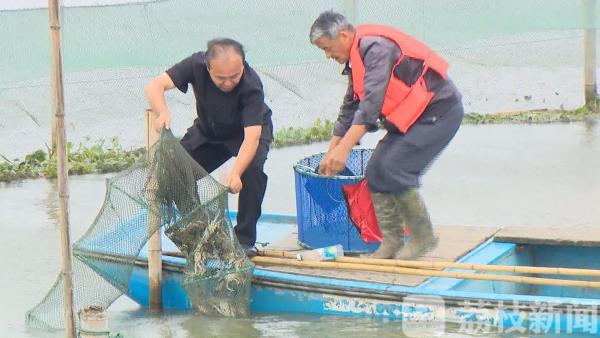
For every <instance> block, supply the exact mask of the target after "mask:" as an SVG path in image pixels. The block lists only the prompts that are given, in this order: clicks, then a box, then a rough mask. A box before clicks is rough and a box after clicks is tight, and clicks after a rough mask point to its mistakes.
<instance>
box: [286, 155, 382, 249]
mask: <svg viewBox="0 0 600 338" xmlns="http://www.w3.org/2000/svg"><path fill="white" fill-rule="evenodd" d="M372 153H373V150H372V149H356V150H353V151H352V152H351V153H350V155H349V156H348V160H347V161H346V169H344V171H342V172H341V173H340V174H339V175H336V176H331V177H327V176H322V175H319V174H318V173H317V172H316V169H317V167H318V166H319V163H320V162H321V160H322V159H323V156H324V155H325V154H316V155H312V156H309V157H306V158H304V159H302V160H300V161H298V163H297V164H296V165H295V166H294V176H295V181H296V214H297V218H298V242H299V243H300V244H301V245H302V246H305V247H307V248H321V247H324V246H330V245H335V244H341V245H342V246H343V248H344V251H345V252H352V253H365V252H372V251H374V250H376V249H377V247H379V243H365V242H364V241H363V240H362V238H361V237H360V234H359V232H358V230H357V229H356V226H355V225H354V224H353V223H352V221H351V220H350V218H349V217H348V207H347V204H346V201H345V198H344V193H343V191H342V186H344V185H346V184H352V183H356V182H358V181H360V180H361V179H363V178H364V172H365V169H366V166H367V163H368V162H369V159H370V158H371V154H372Z"/></svg>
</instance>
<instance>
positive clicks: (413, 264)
mask: <svg viewBox="0 0 600 338" xmlns="http://www.w3.org/2000/svg"><path fill="white" fill-rule="evenodd" d="M258 255H259V256H268V257H287V258H296V253H295V252H290V251H284V250H259V251H258ZM335 261H336V262H340V263H357V264H369V265H382V266H396V267H405V268H421V269H430V270H439V269H460V270H476V271H489V272H511V273H528V274H540V275H561V276H586V277H600V270H593V269H572V268H557V267H540V266H514V265H486V264H471V263H456V262H432V261H409V260H398V259H375V258H357V257H338V258H336V260H335Z"/></svg>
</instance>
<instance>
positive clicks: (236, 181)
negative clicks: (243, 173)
mask: <svg viewBox="0 0 600 338" xmlns="http://www.w3.org/2000/svg"><path fill="white" fill-rule="evenodd" d="M227 185H228V186H229V192H230V193H232V194H237V193H238V192H240V191H241V190H242V179H241V178H240V175H237V174H234V173H232V174H231V175H229V183H228V184H227Z"/></svg>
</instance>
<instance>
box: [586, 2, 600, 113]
mask: <svg viewBox="0 0 600 338" xmlns="http://www.w3.org/2000/svg"><path fill="white" fill-rule="evenodd" d="M595 11H596V0H583V15H584V22H585V26H584V33H583V45H584V88H585V89H584V90H585V105H586V106H587V107H588V108H591V109H593V110H596V109H597V101H596V96H597V86H596V14H595Z"/></svg>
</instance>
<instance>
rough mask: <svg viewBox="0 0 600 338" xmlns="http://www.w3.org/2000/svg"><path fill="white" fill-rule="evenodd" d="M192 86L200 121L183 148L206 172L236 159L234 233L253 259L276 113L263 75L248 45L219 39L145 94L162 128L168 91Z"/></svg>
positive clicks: (166, 120)
mask: <svg viewBox="0 0 600 338" xmlns="http://www.w3.org/2000/svg"><path fill="white" fill-rule="evenodd" d="M188 84H191V85H192V88H193V90H194V95H195V97H196V112H197V114H198V117H197V118H196V119H195V121H194V124H193V125H192V126H191V127H190V128H189V129H188V130H187V133H186V134H185V136H184V137H183V139H182V140H181V144H182V146H183V147H184V148H185V149H186V150H187V151H188V153H189V154H190V155H191V156H192V157H193V158H194V160H196V162H198V163H199V164H200V166H202V167H203V168H204V169H205V170H206V171H207V172H209V173H210V172H212V171H213V170H215V169H216V168H218V167H219V166H220V165H222V164H223V163H225V162H226V161H227V160H228V159H230V158H231V157H233V156H235V157H236V160H235V164H234V165H233V169H232V170H231V172H230V174H229V178H228V187H229V190H230V192H231V193H234V194H237V193H240V196H239V201H238V216H237V226H236V228H235V232H236V235H237V238H238V240H239V242H240V244H242V246H243V247H244V249H245V250H246V253H247V254H248V255H249V256H252V255H254V254H255V253H256V251H255V249H254V244H255V242H256V222H257V221H258V218H259V217H260V214H261V205H262V200H263V197H264V194H265V190H266V186H267V175H266V174H265V173H264V170H263V168H264V163H265V160H266V159H267V153H268V151H269V146H270V144H271V141H272V140H273V125H272V122H271V109H270V108H269V107H268V106H267V105H266V104H265V102H264V91H263V86H262V82H261V80H260V78H259V77H258V74H257V73H256V72H255V71H254V69H252V68H251V67H250V66H249V65H248V63H246V61H245V54H244V48H243V46H242V45H241V44H240V43H239V42H237V41H235V40H232V39H214V40H211V41H209V42H208V44H207V49H206V51H205V52H197V53H195V54H192V55H191V56H190V57H188V58H186V59H184V60H182V61H181V62H179V63H177V64H176V65H174V66H173V67H171V68H170V69H168V70H167V71H166V72H165V73H163V74H161V75H159V76H158V77H156V78H154V79H153V80H151V81H150V82H149V83H148V85H147V86H146V95H147V97H148V101H149V103H150V106H151V108H152V110H153V111H155V112H157V113H158V114H159V116H158V126H159V127H166V128H170V125H171V113H170V111H169V108H168V107H167V105H166V102H165V97H164V93H165V91H166V90H169V89H173V88H177V89H179V90H180V91H182V92H184V93H185V92H187V89H188Z"/></svg>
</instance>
